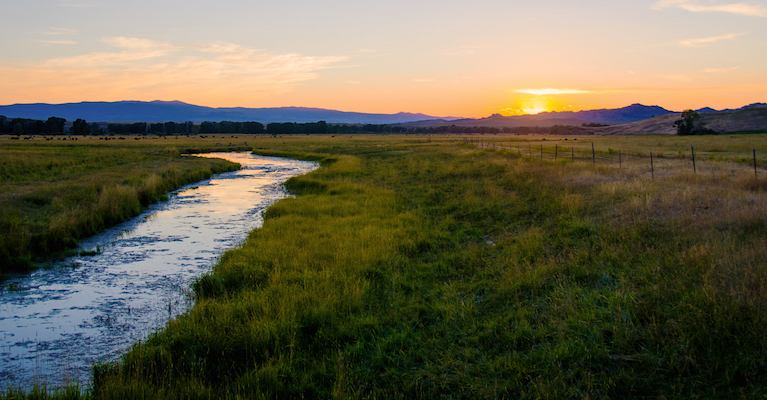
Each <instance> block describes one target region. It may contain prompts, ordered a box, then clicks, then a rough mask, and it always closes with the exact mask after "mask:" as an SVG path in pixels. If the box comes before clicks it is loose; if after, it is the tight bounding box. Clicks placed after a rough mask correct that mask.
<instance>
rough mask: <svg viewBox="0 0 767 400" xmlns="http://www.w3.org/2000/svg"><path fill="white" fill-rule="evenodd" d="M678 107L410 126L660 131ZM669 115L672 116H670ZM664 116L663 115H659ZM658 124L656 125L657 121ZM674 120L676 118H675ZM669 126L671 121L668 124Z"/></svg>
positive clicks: (636, 107) (710, 110) (636, 106)
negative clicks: (590, 126) (598, 127)
mask: <svg viewBox="0 0 767 400" xmlns="http://www.w3.org/2000/svg"><path fill="white" fill-rule="evenodd" d="M763 106H767V104H766V103H754V104H749V105H747V106H745V107H741V108H738V109H734V110H731V109H728V110H721V111H718V110H714V109H713V108H710V107H705V108H701V109H699V110H696V111H697V112H698V113H701V114H712V115H713V114H717V115H718V113H732V112H737V111H743V110H747V109H752V108H760V107H763ZM679 113H680V112H678V111H669V110H666V109H665V108H663V107H659V106H645V105H642V104H632V105H630V106H627V107H623V108H614V109H601V110H584V111H560V112H556V111H552V112H542V113H539V114H533V115H514V116H510V117H504V116H502V115H500V114H493V115H491V116H489V117H487V118H479V119H461V120H454V121H439V120H436V121H418V122H415V123H408V124H405V125H409V126H439V125H456V126H466V127H471V126H491V127H496V128H505V127H519V126H540V127H550V126H553V125H576V126H577V125H582V124H592V123H597V124H605V125H616V126H620V125H624V124H631V123H636V122H639V121H646V123H644V124H643V125H642V128H641V129H640V130H642V129H646V130H647V131H648V133H652V132H655V131H657V133H667V132H666V131H669V129H668V127H666V125H668V124H666V122H665V121H666V119H668V118H678V114H679ZM667 116H669V117H667ZM660 117H663V118H660ZM656 124H657V125H658V126H657V127H656V128H650V127H651V126H652V127H655V125H656ZM672 124H673V121H672ZM669 126H670V125H669Z"/></svg>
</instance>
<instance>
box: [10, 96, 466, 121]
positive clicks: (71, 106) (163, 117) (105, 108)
mask: <svg viewBox="0 0 767 400" xmlns="http://www.w3.org/2000/svg"><path fill="white" fill-rule="evenodd" d="M0 115H5V116H6V117H8V118H30V119H43V120H44V119H48V117H51V116H55V117H59V118H64V119H66V120H69V121H73V120H75V119H78V118H82V119H84V120H86V121H88V122H168V121H174V122H185V121H192V122H203V121H233V122H245V121H257V122H261V123H264V124H268V123H271V122H298V123H305V122H317V121H326V122H332V123H348V124H397V123H402V122H410V121H419V120H426V119H436V118H438V117H434V116H430V115H425V114H413V113H405V112H400V113H397V114H368V113H358V112H345V111H336V110H327V109H322V108H308V107H276V108H245V107H232V108H213V107H204V106H197V105H194V104H187V103H184V102H181V101H159V100H156V101H150V102H145V101H116V102H82V103H66V104H46V103H36V104H13V105H8V106H0ZM441 119H443V120H455V119H459V118H456V117H443V118H441Z"/></svg>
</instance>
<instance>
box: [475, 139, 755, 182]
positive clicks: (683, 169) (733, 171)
mask: <svg viewBox="0 0 767 400" xmlns="http://www.w3.org/2000/svg"><path fill="white" fill-rule="evenodd" d="M464 142H465V143H473V144H475V145H476V146H478V147H480V148H483V149H496V150H500V149H506V150H510V151H512V152H515V153H518V154H519V155H522V156H525V157H532V158H538V159H540V160H548V161H560V162H566V161H570V162H573V163H576V162H581V163H584V162H587V163H591V164H593V165H600V166H612V167H615V168H617V169H620V170H623V171H626V172H631V173H636V174H640V175H645V174H646V176H648V177H650V178H653V179H654V178H656V177H664V176H670V175H676V174H681V173H692V174H710V175H711V176H722V175H731V176H732V177H733V178H737V177H744V176H746V175H747V174H750V175H751V176H754V177H759V175H764V174H767V171H766V170H765V168H764V167H765V165H767V160H765V159H763V158H758V157H757V152H756V147H754V148H752V151H751V153H752V154H751V157H742V156H741V157H738V156H736V155H734V154H727V153H723V152H718V153H717V154H716V155H714V154H713V153H708V154H707V156H705V157H701V154H700V153H699V152H698V153H697V154H696V151H695V148H694V146H690V148H689V149H684V150H676V154H674V155H671V156H669V155H668V154H667V153H668V151H669V150H667V149H666V150H661V151H655V152H653V151H651V150H647V151H637V150H631V151H626V150H622V149H617V150H616V149H612V148H608V149H606V150H605V149H599V148H596V147H595V145H594V143H593V142H592V143H589V144H587V145H586V146H585V148H584V145H583V144H582V143H579V144H578V145H577V146H576V145H569V146H567V145H560V144H553V145H544V144H540V143H532V142H521V141H518V142H515V141H513V140H504V141H497V140H496V141H493V140H482V139H474V140H471V139H464Z"/></svg>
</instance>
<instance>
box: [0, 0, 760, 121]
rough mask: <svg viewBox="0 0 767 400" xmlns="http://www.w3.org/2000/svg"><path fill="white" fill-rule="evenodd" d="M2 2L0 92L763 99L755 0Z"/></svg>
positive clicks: (516, 103)
mask: <svg viewBox="0 0 767 400" xmlns="http://www.w3.org/2000/svg"><path fill="white" fill-rule="evenodd" d="M736 1H737V0H648V1H644V0H631V1H625V0H583V1H560V0H536V1H517V0H505V1H498V0H472V1H455V0H453V1H451V0H440V1H436V0H435V1H432V0H428V1H426V0H408V1H403V0H390V1H380V0H376V1H369V0H353V1H352V0H281V1H264V0H258V1H254V0H219V1H203V0H183V1H180V0H178V1H177V0H152V1H149V0H131V1H125V0H120V1H117V0H23V1H20V0H19V1H15V0H14V1H5V2H3V16H4V18H3V24H0V38H2V41H1V42H0V43H2V52H1V53H0V54H2V55H0V76H1V77H2V79H0V104H3V105H7V104H14V103H37V102H45V103H67V102H80V101H117V100H144V101H150V100H181V101H184V102H187V103H192V104H197V105H204V106H211V107H234V106H242V107H281V106H303V107H320V108H330V109H337V110H342V111H358V112H369V113H396V112H399V111H406V112H422V113H426V114H430V115H436V116H459V117H484V116H488V115H490V114H493V113H500V114H503V115H512V114H521V113H535V112H539V111H544V110H548V111H563V110H573V111H575V110H582V109H593V108H617V107H624V106H627V105H629V104H632V103H642V104H646V105H659V106H662V107H665V108H667V109H671V110H682V109H686V108H700V107H704V106H710V107H714V108H717V109H721V108H737V107H741V106H743V105H746V104H749V103H753V102H766V101H767V0H744V1H743V2H736Z"/></svg>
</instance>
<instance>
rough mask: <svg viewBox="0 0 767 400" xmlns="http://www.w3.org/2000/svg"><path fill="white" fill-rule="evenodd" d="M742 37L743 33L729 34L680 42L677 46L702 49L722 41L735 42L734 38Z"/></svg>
mask: <svg viewBox="0 0 767 400" xmlns="http://www.w3.org/2000/svg"><path fill="white" fill-rule="evenodd" d="M743 35H745V33H729V34H727V35H720V36H712V37H707V38H699V39H686V40H680V41H679V42H678V44H679V45H681V46H685V47H703V46H706V45H709V44H712V43H716V42H721V41H723V40H735V38H737V37H740V36H743Z"/></svg>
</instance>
